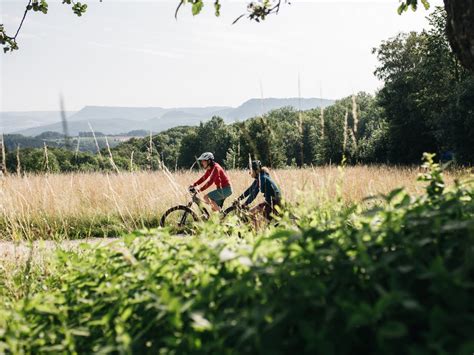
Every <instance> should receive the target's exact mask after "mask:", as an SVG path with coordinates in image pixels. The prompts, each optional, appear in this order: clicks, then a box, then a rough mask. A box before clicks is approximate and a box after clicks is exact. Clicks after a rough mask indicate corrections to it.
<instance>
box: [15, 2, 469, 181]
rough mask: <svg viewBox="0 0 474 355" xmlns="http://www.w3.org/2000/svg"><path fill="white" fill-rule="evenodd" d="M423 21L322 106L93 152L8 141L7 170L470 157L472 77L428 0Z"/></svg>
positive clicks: (379, 51) (385, 45)
mask: <svg viewBox="0 0 474 355" xmlns="http://www.w3.org/2000/svg"><path fill="white" fill-rule="evenodd" d="M429 23H430V26H429V29H427V30H425V31H423V32H421V33H415V32H411V33H400V34H398V35H397V36H395V37H394V38H390V39H388V40H386V41H383V42H382V43H381V45H380V46H379V47H378V48H374V49H373V53H374V55H376V56H377V59H378V61H379V65H378V67H377V69H376V71H375V73H374V74H375V75H376V76H377V77H378V78H379V79H381V80H383V81H384V86H383V88H382V89H380V91H378V92H377V93H376V95H375V96H372V95H370V94H367V93H363V92H361V93H358V94H357V95H353V96H349V97H346V98H343V99H341V100H338V101H336V103H335V104H334V105H332V106H329V107H327V108H325V109H324V110H323V109H316V110H309V111H298V110H295V109H294V108H291V107H287V108H282V109H279V110H275V111H272V112H270V113H269V114H267V115H265V116H263V117H255V118H252V119H248V120H246V121H243V122H237V123H233V124H230V125H227V124H225V122H224V120H223V119H222V118H220V117H212V119H211V120H209V121H207V122H205V123H201V124H200V125H199V126H197V127H175V128H172V129H169V130H167V131H164V132H161V133H159V134H156V135H154V136H152V137H148V138H133V139H131V140H129V141H128V142H125V143H122V144H119V145H118V146H117V147H114V148H111V149H108V148H103V149H101V151H100V153H99V154H92V153H88V152H80V151H75V150H74V149H73V147H71V149H69V150H68V149H64V148H58V147H54V146H50V147H46V148H45V147H42V148H28V149H19V150H16V149H11V148H12V147H10V149H8V147H7V168H8V170H9V171H10V172H19V171H27V172H39V171H50V172H59V171H95V170H137V169H159V168H161V167H162V164H164V165H165V166H166V167H167V168H168V169H170V170H174V169H189V168H191V167H193V165H195V164H194V163H195V157H196V156H197V155H199V154H200V153H201V152H203V151H212V152H214V154H215V155H216V157H217V160H218V161H220V162H222V163H223V164H224V165H225V167H226V168H244V167H246V166H247V164H248V159H249V156H251V157H252V158H257V159H260V160H262V161H263V163H264V164H266V165H268V166H271V167H273V168H277V167H286V166H298V167H302V166H309V165H323V164H329V163H334V164H338V163H340V162H341V161H342V159H345V161H346V162H347V163H349V164H358V163H361V164H371V163H387V164H418V163H419V161H420V159H421V156H422V154H423V152H425V151H428V152H434V153H437V154H438V156H439V157H441V158H442V159H445V160H454V161H455V162H456V163H458V164H463V165H470V164H472V162H473V161H474V77H473V76H472V74H470V73H468V72H467V71H466V70H465V69H463V67H462V66H461V65H460V64H459V62H458V61H457V59H456V57H455V56H454V54H453V53H452V51H451V48H450V46H449V43H448V39H447V37H446V34H445V27H446V14H445V11H444V10H443V9H441V8H438V9H437V10H436V11H435V12H434V13H433V14H432V15H430V17H429Z"/></svg>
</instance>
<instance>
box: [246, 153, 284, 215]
mask: <svg viewBox="0 0 474 355" xmlns="http://www.w3.org/2000/svg"><path fill="white" fill-rule="evenodd" d="M251 174H252V177H253V178H254V179H255V180H254V182H253V183H252V185H250V187H249V188H248V189H247V190H245V192H244V193H243V194H242V195H240V196H239V197H238V200H243V199H244V198H246V197H247V200H246V201H245V202H244V204H243V206H248V205H250V204H251V203H252V202H253V200H255V198H256V197H257V195H258V193H259V192H261V193H263V195H264V197H265V202H262V203H260V204H258V205H257V206H255V207H254V208H253V209H252V210H251V212H258V211H263V212H264V215H265V217H266V218H267V219H270V217H271V214H272V213H273V214H277V211H276V209H275V207H276V206H280V203H281V192H280V189H279V188H278V186H277V184H276V183H275V182H274V181H273V180H272V178H271V177H270V174H269V171H268V169H267V168H265V167H262V163H261V162H260V161H259V160H254V161H252V165H251Z"/></svg>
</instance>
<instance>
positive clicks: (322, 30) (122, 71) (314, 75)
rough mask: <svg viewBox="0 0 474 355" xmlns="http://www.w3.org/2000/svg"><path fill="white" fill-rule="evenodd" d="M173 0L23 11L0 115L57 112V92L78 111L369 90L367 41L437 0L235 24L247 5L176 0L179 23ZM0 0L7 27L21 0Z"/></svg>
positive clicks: (339, 5) (329, 6)
mask: <svg viewBox="0 0 474 355" xmlns="http://www.w3.org/2000/svg"><path fill="white" fill-rule="evenodd" d="M177 3H178V1H177V0H166V1H159V2H149V1H142V2H137V3H135V2H130V1H107V2H102V3H99V2H95V1H94V2H88V5H89V8H88V10H87V13H86V14H85V15H84V16H83V17H80V18H78V17H77V16H75V15H74V14H73V13H72V10H71V9H70V8H69V7H68V6H66V5H62V4H57V3H52V2H50V4H49V5H50V9H49V13H48V14H47V15H43V14H38V13H30V14H29V15H28V17H27V18H26V21H25V24H24V26H23V29H22V31H21V32H20V35H19V37H18V41H19V47H20V49H19V51H15V52H14V53H12V54H7V55H3V54H2V55H0V58H1V59H0V64H1V74H2V75H1V76H2V78H1V90H2V93H1V101H0V111H4V112H5V111H57V110H58V109H59V97H60V95H63V97H64V101H65V108H66V110H67V111H77V110H80V109H81V108H82V107H84V106H120V107H167V108H172V107H204V106H232V107H236V106H238V105H240V104H241V103H243V102H244V101H246V100H248V99H250V98H260V97H262V96H263V97H264V98H270V97H276V98H286V97H298V95H299V92H300V93H301V97H317V98H319V97H321V98H325V99H339V98H341V97H344V96H348V95H350V94H352V93H355V92H358V91H366V92H370V93H374V92H375V91H376V90H377V89H378V88H379V87H380V86H381V83H380V82H379V81H378V80H377V79H376V78H375V77H374V75H373V71H374V69H375V67H376V64H377V61H376V58H375V56H374V55H373V54H371V49H372V48H373V47H376V46H378V45H379V44H380V42H381V41H382V40H386V39H388V38H390V37H393V36H395V35H397V33H399V32H407V31H412V30H413V31H419V30H421V29H423V28H424V27H426V25H427V21H426V19H425V17H426V16H427V15H428V13H429V12H431V11H432V9H433V7H434V6H435V5H439V4H441V1H439V0H437V1H432V4H431V5H432V9H431V10H430V11H425V10H423V9H422V8H420V9H419V10H418V11H417V12H416V13H412V12H411V11H409V12H408V13H406V14H403V15H402V16H399V15H398V14H397V12H396V9H397V6H398V1H396V0H393V1H383V0H377V1H371V2H360V1H346V2H325V1H311V2H309V1H298V0H296V1H294V2H293V3H292V4H291V5H286V6H283V7H282V9H281V11H280V13H279V14H278V15H274V16H270V17H269V18H268V19H267V20H266V21H264V22H262V23H253V22H250V21H248V20H247V19H244V18H243V19H241V20H240V21H239V22H238V23H237V24H235V25H231V23H232V21H233V20H234V19H235V18H236V17H237V16H238V15H239V14H241V13H242V12H243V11H245V2H241V1H232V2H224V3H223V6H222V15H221V17H219V18H216V17H214V15H213V9H212V6H210V3H206V5H207V6H205V8H204V11H203V13H202V14H201V15H199V16H196V17H193V16H192V15H191V13H190V12H191V10H190V6H184V7H183V8H182V10H181V11H180V13H179V17H178V20H177V21H176V20H175V19H174V10H175V8H176V5H177ZM0 4H1V9H0V13H1V17H2V18H1V22H2V23H3V24H4V25H5V27H6V29H7V33H12V32H13V31H15V30H16V28H17V26H18V23H19V20H20V18H21V15H22V13H23V10H24V6H25V1H22V0H15V1H4V0H0ZM130 14H133V16H130ZM298 78H299V80H298ZM298 81H300V90H299V88H298Z"/></svg>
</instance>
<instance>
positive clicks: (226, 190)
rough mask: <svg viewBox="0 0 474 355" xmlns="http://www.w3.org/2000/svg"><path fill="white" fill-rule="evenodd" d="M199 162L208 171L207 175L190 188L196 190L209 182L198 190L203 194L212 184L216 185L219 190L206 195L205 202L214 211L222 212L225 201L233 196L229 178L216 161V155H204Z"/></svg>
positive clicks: (208, 153) (207, 153)
mask: <svg viewBox="0 0 474 355" xmlns="http://www.w3.org/2000/svg"><path fill="white" fill-rule="evenodd" d="M198 161H199V162H200V163H201V166H202V167H203V168H204V169H206V173H205V174H204V175H203V176H202V177H201V178H200V179H199V180H197V181H196V182H195V183H194V184H192V185H191V186H190V188H194V187H195V186H198V185H200V184H202V183H203V182H204V181H206V180H207V182H206V183H205V184H204V185H203V186H201V187H200V188H198V189H197V191H198V192H201V191H205V190H206V189H207V188H208V187H210V186H211V185H212V184H215V185H216V187H217V189H215V190H213V191H211V192H209V193H208V194H207V195H205V196H204V201H206V203H207V204H209V205H211V207H212V209H213V210H214V211H220V210H221V208H222V206H223V205H224V201H225V199H226V198H227V197H229V196H230V195H232V186H231V185H230V180H229V177H228V176H227V174H226V173H225V171H224V169H223V168H222V167H221V166H220V165H219V164H218V163H216V162H215V161H214V154H212V153H210V152H206V153H202V154H201V156H200V157H199V158H198Z"/></svg>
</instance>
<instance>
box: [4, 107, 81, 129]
mask: <svg viewBox="0 0 474 355" xmlns="http://www.w3.org/2000/svg"><path fill="white" fill-rule="evenodd" d="M73 114H75V112H66V115H67V116H72V115H73ZM60 121H61V113H60V112H59V111H25V112H20V111H18V112H0V132H3V133H13V132H17V131H19V130H22V129H27V128H33V127H40V126H44V125H47V124H51V123H55V122H60Z"/></svg>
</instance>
